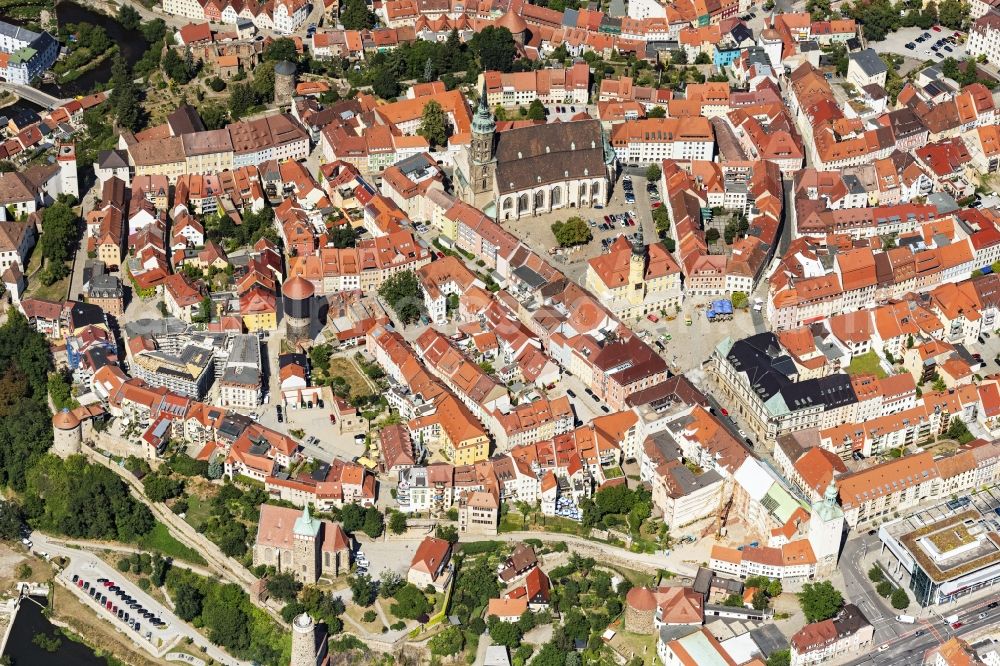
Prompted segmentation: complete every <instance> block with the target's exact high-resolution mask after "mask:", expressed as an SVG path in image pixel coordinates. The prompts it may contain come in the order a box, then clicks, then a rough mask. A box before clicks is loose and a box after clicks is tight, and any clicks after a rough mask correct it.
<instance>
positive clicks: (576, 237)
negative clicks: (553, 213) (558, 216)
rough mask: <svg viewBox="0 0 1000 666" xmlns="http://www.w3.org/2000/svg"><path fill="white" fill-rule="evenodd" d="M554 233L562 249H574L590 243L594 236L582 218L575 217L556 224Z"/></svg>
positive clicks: (553, 225) (554, 224)
mask: <svg viewBox="0 0 1000 666" xmlns="http://www.w3.org/2000/svg"><path fill="white" fill-rule="evenodd" d="M552 233H553V234H554V235H555V237H556V242H557V243H559V245H560V247H572V246H574V245H583V244H584V243H589V242H590V240H591V239H592V238H593V237H594V235H593V234H592V233H591V231H590V227H588V226H587V223H586V222H584V220H583V218H582V217H577V216H573V217H571V218H569V219H568V220H566V221H565V222H554V223H553V224H552Z"/></svg>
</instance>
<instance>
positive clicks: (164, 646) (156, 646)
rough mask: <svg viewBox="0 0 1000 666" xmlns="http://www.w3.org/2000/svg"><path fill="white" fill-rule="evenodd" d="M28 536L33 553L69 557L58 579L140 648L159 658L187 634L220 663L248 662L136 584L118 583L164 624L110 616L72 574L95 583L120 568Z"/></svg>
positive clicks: (40, 536)
mask: <svg viewBox="0 0 1000 666" xmlns="http://www.w3.org/2000/svg"><path fill="white" fill-rule="evenodd" d="M31 538H32V540H33V541H34V546H33V547H32V551H34V552H35V553H41V552H44V553H47V554H48V555H49V556H50V557H52V556H57V555H58V556H62V557H65V558H68V559H69V561H70V563H69V565H68V566H67V567H66V568H65V569H63V570H62V571H61V572H59V574H58V576H57V578H58V579H59V581H58V582H60V583H62V584H64V585H65V586H66V587H67V588H68V589H71V590H73V592H74V593H75V594H76V596H77V597H78V598H79V599H80V600H81V601H82V603H83V604H84V605H85V606H87V607H88V608H92V609H93V611H94V613H95V614H96V615H98V616H100V617H103V618H104V619H106V620H107V621H108V622H109V623H111V624H112V625H113V626H114V627H115V628H116V629H118V630H119V631H120V632H121V633H123V634H125V635H127V636H129V638H131V639H132V641H133V642H135V644H136V645H138V646H139V647H141V648H142V649H143V650H145V651H147V652H149V653H150V654H152V655H154V656H156V657H158V658H162V657H163V655H165V654H166V653H167V652H168V651H169V650H170V649H171V648H173V647H176V646H177V645H178V643H179V642H181V641H183V640H184V639H185V638H190V639H192V640H193V641H194V645H195V646H197V647H196V648H195V649H198V650H200V648H201V646H205V647H206V648H207V650H206V652H205V654H206V655H208V656H209V657H211V658H212V659H214V660H215V661H216V662H217V663H219V664H226V665H238V666H243V665H244V664H246V665H249V662H244V661H240V660H239V659H236V658H234V657H231V656H230V655H229V654H227V653H226V652H224V651H223V650H221V649H220V648H218V647H216V646H215V645H213V644H212V643H210V642H209V641H208V639H207V638H205V637H204V636H202V635H201V634H200V633H198V632H197V631H196V630H195V629H194V628H192V627H191V626H189V625H188V624H186V623H185V622H182V621H181V620H180V619H179V618H177V616H175V615H174V614H173V613H172V612H171V611H170V609H168V608H167V607H166V606H164V605H163V604H161V603H160V602H158V601H156V600H155V599H153V598H152V597H150V596H149V595H148V594H146V593H145V592H143V591H142V590H141V589H139V587H138V586H136V585H132V584H130V583H124V582H123V583H122V584H121V587H122V588H123V589H125V590H126V592H127V594H129V595H130V596H131V597H133V598H135V600H136V601H137V602H138V603H139V604H141V605H142V606H143V607H144V608H146V609H148V610H149V611H151V612H152V613H154V614H155V615H156V616H157V617H159V618H160V619H161V620H163V621H164V622H166V623H167V624H166V625H165V626H163V627H161V628H159V629H156V628H154V627H153V626H152V625H150V624H148V623H147V622H146V621H143V622H142V623H141V624H142V630H141V631H140V632H136V631H133V630H132V629H130V628H128V627H127V626H126V625H125V624H124V623H123V622H122V621H120V620H119V619H118V618H117V617H113V616H112V614H111V611H109V610H107V609H106V608H104V607H102V606H100V605H99V604H98V603H97V602H96V601H94V599H93V598H92V597H91V596H90V595H89V594H88V593H86V592H84V591H83V589H81V588H80V587H78V586H77V585H76V584H74V583H73V575H74V574H76V575H77V576H79V577H80V578H81V579H83V580H86V581H89V582H90V584H91V585H94V584H95V583H96V582H97V579H98V578H107V579H108V580H114V581H122V580H123V576H122V574H121V572H119V571H116V570H115V569H114V568H113V567H111V566H109V565H108V564H106V563H105V562H104V561H103V560H102V559H100V558H99V557H97V555H94V554H93V553H89V552H87V551H84V550H79V549H77V548H70V547H67V546H65V545H62V544H61V543H60V542H59V541H57V540H55V539H52V538H50V537H48V536H46V535H45V534H42V533H41V532H34V533H32V535H31ZM147 632H150V634H151V638H150V639H148V640H147V639H146V638H145V636H146V633H147Z"/></svg>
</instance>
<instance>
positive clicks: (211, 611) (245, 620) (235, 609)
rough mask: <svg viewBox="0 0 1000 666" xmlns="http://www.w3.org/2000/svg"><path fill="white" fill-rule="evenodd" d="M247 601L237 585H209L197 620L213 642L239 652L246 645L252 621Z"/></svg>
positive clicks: (248, 642)
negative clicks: (200, 620)
mask: <svg viewBox="0 0 1000 666" xmlns="http://www.w3.org/2000/svg"><path fill="white" fill-rule="evenodd" d="M247 604H248V599H247V596H246V594H244V592H243V590H241V589H240V588H239V586H238V585H235V584H233V583H229V584H227V585H212V586H211V587H210V588H209V590H208V593H207V594H206V595H205V602H204V603H203V605H202V609H201V619H202V622H203V624H204V626H205V627H207V628H208V638H209V640H210V641H212V642H213V643H217V644H218V645H222V646H223V647H226V648H229V649H230V650H231V651H234V652H239V651H242V650H245V649H247V647H249V646H250V629H251V626H252V624H253V623H252V622H251V620H250V616H249V615H248V614H247Z"/></svg>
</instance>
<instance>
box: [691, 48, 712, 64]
mask: <svg viewBox="0 0 1000 666" xmlns="http://www.w3.org/2000/svg"><path fill="white" fill-rule="evenodd" d="M694 64H696V65H711V64H712V59H711V58H710V57H709V56H708V54H707V53H705V52H704V51H702V52H701V53H699V54H698V57H696V58H695V59H694Z"/></svg>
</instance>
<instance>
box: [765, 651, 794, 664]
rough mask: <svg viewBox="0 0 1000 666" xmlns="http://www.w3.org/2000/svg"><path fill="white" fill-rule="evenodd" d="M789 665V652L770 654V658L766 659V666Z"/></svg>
mask: <svg viewBox="0 0 1000 666" xmlns="http://www.w3.org/2000/svg"><path fill="white" fill-rule="evenodd" d="M791 663H792V651H791V650H778V651H777V652H772V653H771V656H770V657H768V658H767V666H791Z"/></svg>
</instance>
